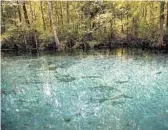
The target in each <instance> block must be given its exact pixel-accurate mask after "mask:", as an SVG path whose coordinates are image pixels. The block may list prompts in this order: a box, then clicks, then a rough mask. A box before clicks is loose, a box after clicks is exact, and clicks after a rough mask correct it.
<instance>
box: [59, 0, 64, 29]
mask: <svg viewBox="0 0 168 130" xmlns="http://www.w3.org/2000/svg"><path fill="white" fill-rule="evenodd" d="M60 9H61V24H62V27H64V26H63V25H64V19H63V10H62V1H60Z"/></svg>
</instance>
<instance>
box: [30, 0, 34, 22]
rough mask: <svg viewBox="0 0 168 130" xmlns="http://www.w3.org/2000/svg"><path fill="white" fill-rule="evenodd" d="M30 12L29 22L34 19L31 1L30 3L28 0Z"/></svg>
mask: <svg viewBox="0 0 168 130" xmlns="http://www.w3.org/2000/svg"><path fill="white" fill-rule="evenodd" d="M30 12H31V23H32V22H33V20H34V13H33V9H32V3H31V1H30Z"/></svg>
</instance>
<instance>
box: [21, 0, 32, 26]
mask: <svg viewBox="0 0 168 130" xmlns="http://www.w3.org/2000/svg"><path fill="white" fill-rule="evenodd" d="M22 7H23V12H24V18H25V21H26V24H27V25H28V27H29V26H30V22H29V18H28V15H27V9H26V4H25V2H23V4H22Z"/></svg>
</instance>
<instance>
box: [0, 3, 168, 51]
mask: <svg viewBox="0 0 168 130" xmlns="http://www.w3.org/2000/svg"><path fill="white" fill-rule="evenodd" d="M113 47H135V48H143V49H144V48H147V49H148V48H159V49H160V48H168V2H167V1H158V2H153V1H150V2H136V1H132V2H128V1H127V2H126V1H83V2H82V1H2V2H1V49H2V50H8V49H11V50H27V51H31V50H55V49H56V50H71V49H89V48H99V49H101V48H113Z"/></svg>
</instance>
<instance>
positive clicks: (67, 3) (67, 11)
mask: <svg viewBox="0 0 168 130" xmlns="http://www.w3.org/2000/svg"><path fill="white" fill-rule="evenodd" d="M66 7H67V8H66V9H67V10H66V13H67V23H68V24H69V1H67V2H66Z"/></svg>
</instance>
